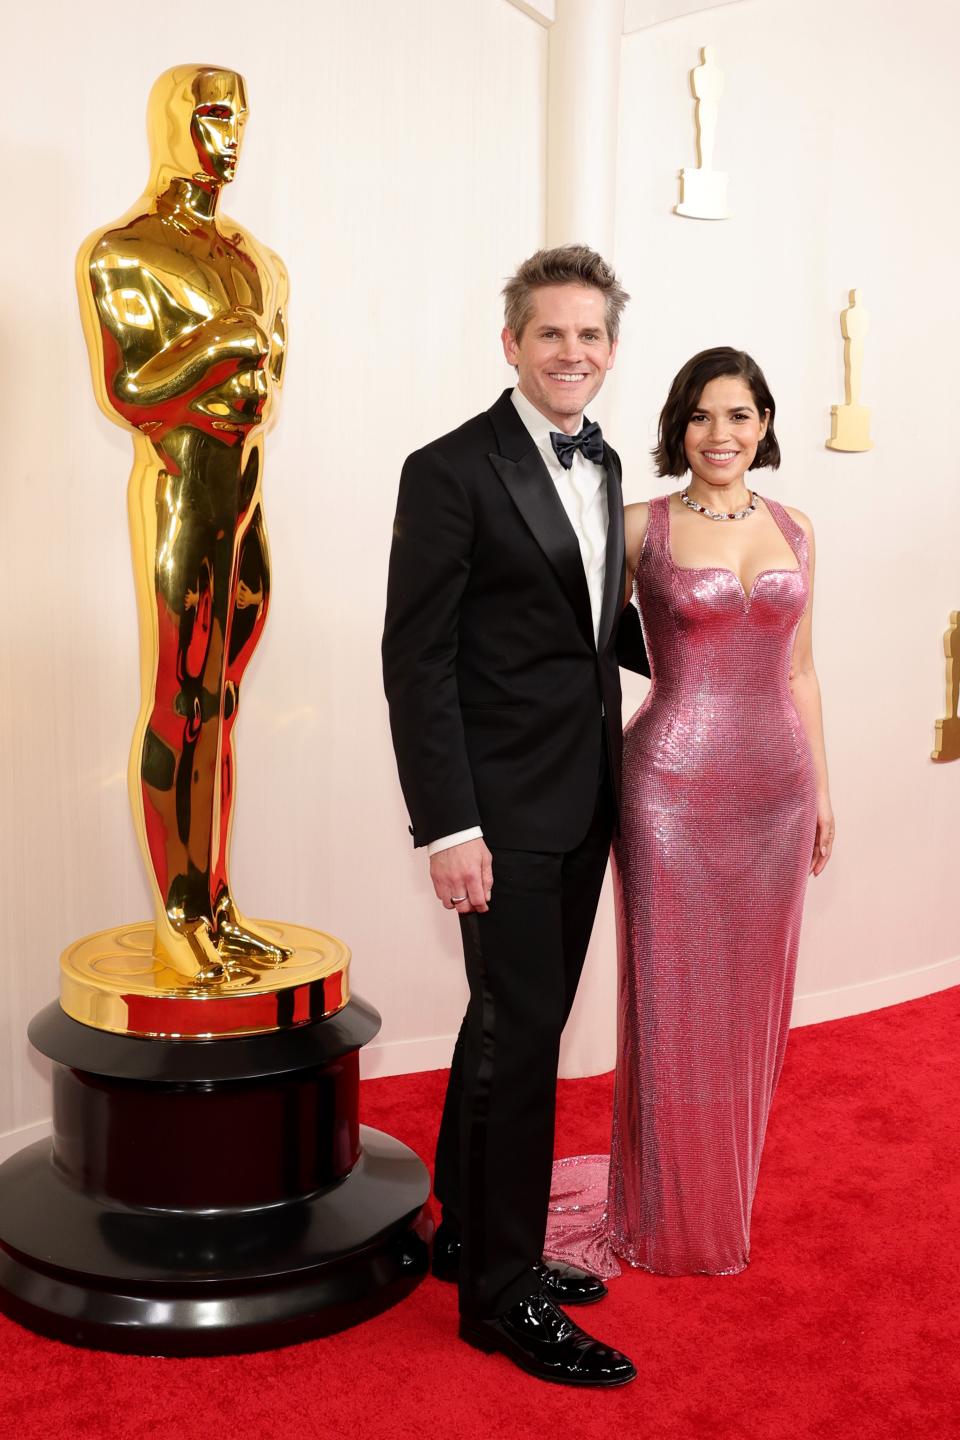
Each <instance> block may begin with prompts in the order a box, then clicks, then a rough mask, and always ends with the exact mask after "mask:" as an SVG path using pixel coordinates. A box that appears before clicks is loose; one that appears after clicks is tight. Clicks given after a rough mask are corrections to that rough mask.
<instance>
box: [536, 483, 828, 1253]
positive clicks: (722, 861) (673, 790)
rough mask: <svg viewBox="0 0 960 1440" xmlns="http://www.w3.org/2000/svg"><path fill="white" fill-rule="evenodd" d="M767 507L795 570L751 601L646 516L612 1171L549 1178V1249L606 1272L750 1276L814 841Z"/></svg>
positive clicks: (794, 604) (800, 540)
mask: <svg viewBox="0 0 960 1440" xmlns="http://www.w3.org/2000/svg"><path fill="white" fill-rule="evenodd" d="M765 504H766V506H767V509H768V510H769V512H770V514H771V515H772V516H773V518H774V520H775V521H776V523H777V524H778V525H779V527H780V529H781V530H782V531H783V533H784V535H785V537H786V539H787V541H788V542H789V544H790V546H791V548H792V549H793V551H794V553H795V555H796V557H797V568H796V569H792V570H787V569H782V570H765V571H763V572H762V573H761V574H760V575H758V576H757V578H756V580H755V582H754V584H753V586H752V588H751V591H750V594H749V595H746V594H745V593H744V590H743V587H742V586H741V584H740V581H739V579H738V578H737V576H736V575H734V574H733V572H732V571H730V570H727V569H719V568H710V569H695V570H694V569H681V568H680V567H678V566H677V565H675V564H674V563H673V558H672V554H671V550H670V509H669V499H668V497H666V496H663V497H661V498H660V499H657V500H653V501H652V502H651V505H650V517H649V524H648V528H647V535H646V538H645V540H644V545H643V550H642V553H641V559H640V564H639V566H638V569H637V577H636V597H637V601H638V603H639V606H640V612H641V615H642V617H643V624H644V630H645V633H646V637H647V647H648V651H649V655H650V661H651V670H652V672H653V675H652V684H651V688H650V693H649V695H648V696H647V698H646V700H645V701H644V704H643V705H642V706H641V708H640V709H639V710H638V711H637V713H636V715H634V716H633V718H632V719H631V720H630V722H629V723H628V725H627V726H626V729H625V731H624V756H623V800H622V811H621V828H620V835H619V838H618V839H617V840H616V841H615V842H614V882H615V893H616V900H617V921H618V938H619V955H620V964H619V998H618V1044H617V1073H616V1091H615V1098H614V1115H613V1137H612V1141H611V1150H612V1154H611V1156H610V1157H609V1161H608V1158H607V1157H606V1156H596V1155H594V1156H590V1155H588V1156H574V1157H572V1158H571V1159H567V1160H560V1161H558V1162H557V1163H556V1165H555V1167H554V1184H553V1192H552V1194H551V1200H550V1214H549V1219H548V1227H547V1244H546V1247H545V1253H546V1254H547V1255H550V1256H552V1257H554V1258H556V1259H564V1260H569V1261H572V1262H573V1263H575V1264H579V1265H582V1266H583V1267H584V1268H585V1269H588V1270H592V1271H593V1272H594V1273H595V1274H600V1275H604V1276H610V1275H613V1274H617V1273H618V1272H619V1265H618V1264H617V1257H620V1258H621V1259H624V1260H626V1261H628V1262H629V1263H630V1264H631V1265H635V1266H639V1267H641V1268H643V1269H645V1270H652V1271H655V1272H656V1273H658V1274H661V1275H688V1274H695V1273H702V1274H710V1275H716V1274H726V1275H729V1274H734V1273H735V1272H736V1271H738V1270H742V1269H743V1268H744V1266H745V1265H746V1264H747V1262H748V1260H749V1252H750V1214H751V1209H752V1206H753V1197H754V1192H755V1190H756V1184H757V1172H758V1169H759V1165H760V1155H761V1151H762V1149H763V1141H764V1135H765V1132H766V1126H767V1116H768V1113H769V1110H770V1103H771V1101H772V1099H773V1093H774V1090H775V1088H776V1084H777V1080H778V1079H779V1076H780V1069H781V1066H782V1064H783V1056H784V1050H785V1048H786V1043H787V1031H788V1027H789V1024H790V1009H791V1004H792V1000H793V985H794V975H795V971H796V961H797V944H798V940H799V935H800V921H801V916H802V911H803V898H804V891H805V887H806V881H807V874H808V871H809V867H810V860H811V856H812V853H813V842H814V836H815V832H816V793H815V781H814V773H813V763H812V759H811V755H810V749H809V745H808V744H807V740H806V736H805V734H804V732H803V729H802V727H801V724H800V720H799V717H798V715H797V712H796V709H795V708H794V705H793V701H792V698H791V694H790V687H789V671H790V661H791V655H792V650H793V640H794V635H795V632H796V628H797V625H798V623H799V621H800V618H801V616H802V615H803V612H804V609H805V608H806V604H807V596H808V590H809V578H808V570H807V564H808V556H807V539H806V535H805V533H804V531H803V530H802V529H801V528H800V526H799V525H797V524H796V523H795V522H794V521H793V520H791V518H790V516H789V515H788V514H787V512H786V511H785V510H784V508H783V507H782V506H781V505H778V504H776V503H775V502H774V501H772V500H767V501H766V502H765ZM747 523H749V522H747ZM608 1172H609V1173H608Z"/></svg>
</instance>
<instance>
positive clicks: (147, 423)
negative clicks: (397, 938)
mask: <svg viewBox="0 0 960 1440" xmlns="http://www.w3.org/2000/svg"><path fill="white" fill-rule="evenodd" d="M246 118H247V102H246V95H245V90H244V82H243V78H242V77H241V76H240V75H238V74H236V73H235V72H233V71H231V70H225V69H220V68H218V67H216V66H203V65H189V66H178V67H176V68H174V69H172V70H168V71H166V73H165V74H163V75H161V76H160V78H159V79H158V80H157V82H156V84H155V85H154V87H153V90H152V91H151V94H150V101H149V108H148V127H149V136H150V148H151V171H150V182H149V184H148V186H147V189H146V191H145V193H144V195H143V196H142V197H141V199H140V200H138V201H137V203H136V204H135V205H134V206H133V208H132V209H131V210H129V211H128V212H127V214H126V215H124V216H123V218H122V219H121V220H118V221H117V222H116V223H115V224H113V225H111V226H109V227H108V228H107V229H105V230H98V231H97V232H96V233H95V234H94V235H92V236H91V237H90V238H89V239H88V240H87V241H86V243H85V244H84V245H83V247H82V249H81V251H80V254H79V257H78V261H77V280H78V286H79V292H80V303H81V311H82V314H83V321H84V330H85V333H86V338H87V344H88V346H89V350H90V357H91V363H92V367H93V378H94V386H95V389H96V394H97V400H98V402H99V404H100V406H101V408H102V409H103V411H104V412H105V414H106V415H108V416H109V418H110V419H111V420H114V421H116V422H117V423H118V424H120V425H122V426H124V427H125V428H126V429H128V430H129V431H130V432H131V434H132V437H133V449H134V459H133V471H132V474H131V477H130V487H129V509H130V528H131V539H132V546H133V560H134V571H135V577H136V587H137V608H138V612H139V620H140V657H141V706H140V714H139V719H138V722H137V726H136V731H135V734H134V740H133V747H132V752H131V757H130V772H129V785H130V797H131V803H132V806H133V814H134V822H135V825H136V829H137V835H138V838H139V842H140V847H141V850H142V853H143V857H144V861H145V863H146V866H147V872H148V875H149V878H150V882H151V886H152V889H153V893H154V899H155V907H156V938H155V951H156V953H157V954H158V955H160V956H161V957H162V958H163V959H164V960H165V961H166V962H167V963H168V964H169V965H170V966H172V967H173V969H174V970H176V971H178V972H179V973H180V974H182V975H186V976H190V977H192V979H193V982H194V983H195V984H200V985H209V984H211V983H213V984H216V983H218V982H222V981H224V980H229V978H230V977H231V976H232V975H233V976H237V975H239V974H241V973H244V972H248V971H249V970H250V969H251V967H252V968H253V969H255V970H256V969H262V968H263V967H270V966H275V965H278V964H280V963H281V962H282V961H283V960H284V958H285V957H286V956H287V955H289V954H290V951H289V950H288V949H287V948H286V947H284V946H283V945H281V944H280V943H278V940H277V938H276V936H274V937H270V936H269V935H267V934H264V933H258V932H257V930H256V929H255V928H254V927H253V926H252V925H251V924H250V923H248V922H247V921H246V920H245V919H244V918H243V916H242V915H241V914H240V912H239V911H238V909H237V907H236V904H235V902H234V899H233V895H232V893H231V889H230V879H229V847H230V828H231V819H232V813H233V801H234V785H235V778H236V775H235V762H234V753H233V740H232V732H233V727H234V723H235V721H236V716H237V704H238V700H239V691H240V682H241V679H242V677H243V673H244V671H245V669H246V667H247V664H248V662H249V660H250V656H251V654H252V653H253V650H254V649H255V647H256V645H257V642H258V640H259V638H260V634H261V631H262V629H263V625H264V621H265V619H266V614H267V604H268V599H269V593H270V565H269V555H268V550H267V537H266V531H265V528H264V519H263V505H262V472H263V434H264V430H265V428H266V425H267V423H268V421H269V419H270V417H271V411H272V409H273V407H274V405H275V401H276V394H277V390H278V389H279V386H280V382H281V378H282V373H283V357H284V343H285V333H284V307H285V304H286V299H287V275H286V271H285V270H284V267H283V265H282V263H281V261H280V260H279V259H278V257H277V256H276V255H274V254H273V253H272V251H270V250H267V249H266V248H265V247H264V246H262V245H260V244H259V243H258V242H257V241H256V240H255V239H254V238H253V237H252V236H251V235H249V234H248V233H247V232H246V231H245V230H243V229H242V228H241V226H239V225H237V224H236V222H235V221H233V220H228V219H227V218H226V217H225V216H223V215H221V214H220V213H219V201H220V192H221V190H222V189H223V186H224V185H226V184H229V182H230V181H231V180H232V179H233V178H234V175H235V173H236V168H237V160H238V157H239V152H240V144H241V140H242V137H243V130H244V125H245V122H246Z"/></svg>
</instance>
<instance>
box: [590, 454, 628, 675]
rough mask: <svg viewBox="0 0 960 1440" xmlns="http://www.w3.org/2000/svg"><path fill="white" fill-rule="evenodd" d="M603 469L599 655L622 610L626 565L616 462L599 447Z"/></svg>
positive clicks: (621, 496) (613, 456) (618, 468)
mask: <svg viewBox="0 0 960 1440" xmlns="http://www.w3.org/2000/svg"><path fill="white" fill-rule="evenodd" d="M603 466H604V469H605V470H606V472H607V560H606V569H605V571H604V577H603V605H602V606H601V608H600V637H599V641H598V644H597V649H598V650H599V651H600V652H601V653H602V652H603V649H604V647H605V646H606V644H607V642H608V640H609V639H610V635H611V632H612V630H613V627H614V625H615V624H616V620H617V616H618V615H619V614H620V611H621V609H622V606H623V581H624V574H623V572H624V566H625V564H626V557H625V554H624V549H623V492H622V490H621V488H620V461H619V460H618V458H617V457H616V455H614V453H613V451H612V450H611V449H610V446H609V445H606V444H605V445H604V447H603Z"/></svg>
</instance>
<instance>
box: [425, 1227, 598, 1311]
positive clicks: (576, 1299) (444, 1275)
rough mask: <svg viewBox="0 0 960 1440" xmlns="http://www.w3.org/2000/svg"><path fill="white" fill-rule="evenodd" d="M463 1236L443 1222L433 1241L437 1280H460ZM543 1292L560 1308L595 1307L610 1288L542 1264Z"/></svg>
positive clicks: (581, 1273) (570, 1269)
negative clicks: (570, 1306) (461, 1239)
mask: <svg viewBox="0 0 960 1440" xmlns="http://www.w3.org/2000/svg"><path fill="white" fill-rule="evenodd" d="M460 1248H461V1247H460V1236H459V1235H458V1234H457V1232H456V1231H455V1230H454V1229H453V1228H452V1226H450V1225H445V1224H444V1223H443V1221H442V1220H441V1222H440V1224H439V1225H438V1226H437V1233H436V1235H435V1236H434V1240H433V1267H432V1268H433V1273H434V1275H435V1276H436V1277H437V1279H438V1280H448V1281H451V1282H453V1283H455V1282H456V1281H457V1280H458V1279H459V1278H460ZM537 1271H538V1273H539V1275H540V1282H541V1289H542V1290H543V1292H544V1294H545V1295H548V1296H549V1298H550V1299H551V1300H553V1301H554V1302H555V1303H556V1304H558V1305H594V1304H596V1302H597V1301H598V1300H602V1299H603V1297H604V1295H606V1293H607V1287H606V1285H604V1283H603V1281H602V1280H598V1279H597V1277H596V1276H595V1275H589V1274H588V1273H587V1271H586V1270H579V1269H578V1268H577V1266H576V1265H564V1264H562V1263H561V1262H560V1261H559V1260H541V1261H540V1262H539V1263H538V1265H537Z"/></svg>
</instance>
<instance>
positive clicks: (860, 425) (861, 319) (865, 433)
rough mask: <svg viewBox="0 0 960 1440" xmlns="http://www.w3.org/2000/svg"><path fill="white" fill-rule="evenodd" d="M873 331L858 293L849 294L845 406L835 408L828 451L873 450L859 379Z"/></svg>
mask: <svg viewBox="0 0 960 1440" xmlns="http://www.w3.org/2000/svg"><path fill="white" fill-rule="evenodd" d="M869 328H870V315H869V313H868V312H867V310H866V309H865V308H864V305H863V301H862V300H861V298H860V291H859V290H851V291H850V305H849V308H848V309H846V310H844V311H843V312H842V314H841V316H840V330H841V333H842V335H843V371H844V390H845V393H846V403H845V404H844V405H832V406H831V407H830V414H831V416H832V423H831V430H830V439H829V440H828V441H827V448H828V450H847V451H851V452H856V451H860V450H872V449H873V441H872V440H871V439H870V411H869V410H868V409H867V407H866V405H861V404H860V380H861V377H862V375H863V342H864V339H865V337H866V334H867V331H868V330H869Z"/></svg>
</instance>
